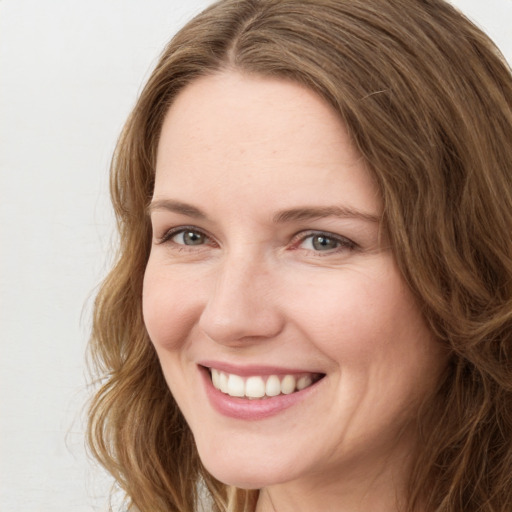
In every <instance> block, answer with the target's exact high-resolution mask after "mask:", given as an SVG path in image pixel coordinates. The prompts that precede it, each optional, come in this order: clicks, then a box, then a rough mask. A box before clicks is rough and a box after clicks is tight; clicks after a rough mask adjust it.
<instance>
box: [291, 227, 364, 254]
mask: <svg viewBox="0 0 512 512" xmlns="http://www.w3.org/2000/svg"><path fill="white" fill-rule="evenodd" d="M312 236H325V237H326V238H331V239H333V240H336V241H337V242H339V244H340V247H337V248H336V249H333V250H330V251H311V250H310V252H314V253H315V254H318V255H321V254H322V253H324V254H325V255H328V254H333V253H336V252H338V251H341V250H347V249H349V250H350V249H357V248H358V247H359V246H358V244H356V243H355V242H354V241H353V240H351V239H350V238H347V237H346V236H343V235H337V234H336V233H332V232H330V231H322V230H316V229H311V230H307V231H301V232H300V233H297V234H296V235H294V236H293V238H292V241H291V244H292V249H294V250H297V249H299V248H300V247H299V245H300V243H302V242H304V241H305V240H307V239H308V238H310V237H312Z"/></svg>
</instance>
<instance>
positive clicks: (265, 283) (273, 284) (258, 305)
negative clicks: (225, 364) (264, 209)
mask: <svg viewBox="0 0 512 512" xmlns="http://www.w3.org/2000/svg"><path fill="white" fill-rule="evenodd" d="M216 270H217V273H216V275H215V276H214V278H213V279H212V281H213V283H212V286H211V288H210V292H209V296H208V298H207V301H206V304H205V307H204V309H203V311H202V313H201V316H200V319H199V326H200V328H201V329H202V330H203V332H204V333H205V334H206V335H207V336H208V337H209V338H211V339H212V340H213V341H215V342H217V343H221V344H224V345H231V346H237V345H239V344H244V345H246V344H248V343H251V342H254V343H257V342H261V341H262V340H264V339H269V338H273V337H275V336H277V335H278V334H279V333H280V332H281V330H282V329H283V326H284V318H283V315H282V313H281V311H280V308H279V305H278V303H279V296H280V293H279V283H278V280H277V279H276V275H275V272H272V271H270V270H269V269H268V268H266V266H265V264H264V263H263V262H260V263H257V262H254V261H251V260H250V259H249V258H247V257H243V256H242V255H240V256H239V257H233V258H226V260H225V261H224V262H223V263H222V264H220V268H217V269H216Z"/></svg>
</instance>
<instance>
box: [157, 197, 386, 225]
mask: <svg viewBox="0 0 512 512" xmlns="http://www.w3.org/2000/svg"><path fill="white" fill-rule="evenodd" d="M158 210H165V211H170V212H173V213H178V214H181V215H186V216H187V217H192V218H195V219H203V220H204V219H207V218H208V217H207V215H206V214H205V213H204V212H203V211H202V210H200V209H199V208H197V207H195V206H192V205H191V204H187V203H183V202H181V201H175V200H173V199H157V200H155V201H152V202H151V203H150V204H149V206H148V208H147V213H148V215H151V213H153V212H154V211H158ZM324 217H340V218H353V219H360V220H364V221H366V222H373V223H379V222H380V217H379V216H378V215H374V214H371V213H368V212H363V211H361V210H358V209H356V208H351V207H346V206H321V207H309V206H304V207H298V208H291V209H287V210H282V211H279V212H277V213H276V214H275V215H274V216H273V218H272V222H273V223H274V224H286V223H289V222H299V221H304V220H313V219H321V218H324Z"/></svg>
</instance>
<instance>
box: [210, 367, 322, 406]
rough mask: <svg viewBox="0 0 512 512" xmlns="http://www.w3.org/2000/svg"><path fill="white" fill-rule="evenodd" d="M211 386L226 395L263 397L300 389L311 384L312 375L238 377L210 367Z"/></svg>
mask: <svg viewBox="0 0 512 512" xmlns="http://www.w3.org/2000/svg"><path fill="white" fill-rule="evenodd" d="M211 377H212V383H213V386H214V387H215V388H216V389H219V390H220V391H222V393H225V394H227V395H230V396H233V397H240V398H241V397H244V396H245V397H247V398H252V399H254V398H263V397H273V396H278V395H280V394H283V395H289V394H291V393H293V392H295V391H301V390H302V389H305V388H307V387H309V386H311V385H312V384H313V376H312V375H301V376H300V377H298V378H297V377H295V376H294V375H285V376H284V377H283V378H282V379H280V378H279V377H278V376H277V375H270V376H268V377H266V380H265V377H260V376H251V377H247V378H244V377H240V376H239V375H235V374H232V373H224V372H221V371H219V370H216V369H214V368H211Z"/></svg>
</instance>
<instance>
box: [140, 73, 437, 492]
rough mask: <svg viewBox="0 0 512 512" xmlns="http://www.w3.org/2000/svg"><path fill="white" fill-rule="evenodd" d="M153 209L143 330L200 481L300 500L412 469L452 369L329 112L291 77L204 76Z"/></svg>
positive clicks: (176, 132) (187, 94)
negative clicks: (204, 477)
mask: <svg viewBox="0 0 512 512" xmlns="http://www.w3.org/2000/svg"><path fill="white" fill-rule="evenodd" d="M150 212H151V220H152V225H153V245H152V249H151V255H150V258H149V262H148V265H147V269H146V274H145V280H144V319H145V323H146V326H147V330H148V332H149V335H150V337H151V340H152V342H153V344H154V347H155V349H156V352H157V354H158V357H159V360H160V363H161V365H162V369H163V373H164V375H165V378H166V380H167V383H168V385H169V388H170V389H171V392H172V394H173V396H174V397H175V399H176V401H177V403H178V405H179V407H180V409H181V410H182V412H183V414H184V416H185V418H186V420H187V422H188V424H189V425H190V428H191V429H192V432H193V434H194V437H195V440H196V443H197V448H198V451H199V454H200V457H201V459H202V461H203V463H204V465H205V466H206V468H207V469H208V470H209V471H210V472H211V473H212V474H213V475H214V476H215V477H217V478H218V479H220V480H221V481H223V482H226V483H230V484H235V485H237V486H240V487H250V488H261V487H267V486H272V485H277V484H282V483H286V482H287V483H291V482H295V483H300V484H301V485H302V486H303V487H302V488H307V486H311V485H314V484H315V485H316V483H318V482H322V483H323V484H324V485H325V482H330V481H332V482H336V481H339V480H340V479H341V478H342V477H343V475H348V474H349V473H350V474H354V471H356V472H357V473H358V474H360V475H365V477H369V476H371V475H373V476H375V474H376V473H378V472H380V473H382V471H383V467H384V466H385V467H386V468H388V469H389V468H396V467H398V466H400V467H404V461H403V458H404V456H406V454H407V453H409V451H410V450H411V447H412V443H413V439H412V438H411V435H410V432H411V431H412V429H410V428H409V427H408V421H409V420H410V419H411V418H412V417H413V416H414V414H415V412H416V410H417V405H418V403H419V402H420V401H421V400H422V399H423V398H424V397H425V395H426V394H427V393H428V392H429V390H431V389H432V387H433V385H434V383H435V382H436V381H437V380H438V377H439V374H440V372H441V370H442V367H443V365H444V363H443V361H444V357H443V356H442V354H441V349H440V347H439V346H438V344H437V343H436V342H435V340H434V339H433V337H432V335H431V333H430V332H429V330H428V329H427V327H426V325H425V323H424V320H423V318H422V316H421V314H420V311H419V309H418V306H417V305H416V303H415V301H414V299H413V297H412V295H411V293H410V291H409V290H408V288H407V286H406V285H405V283H404V281H403V279H402V277H401V274H400V272H399V271H398V268H397V266H396V264H395V261H394V258H393V255H392V252H391V250H390V249H389V247H388V246H387V243H386V239H385V238H383V239H381V238H380V237H379V234H380V231H379V229H380V217H381V214H382V204H381V200H380V198H379V191H378V189H377V187H376V185H375V183H374V181H373V180H372V177H371V175H370V173H369V172H368V170H367V168H366V166H365V162H364V161H363V159H362V158H361V157H360V155H359V154H358V153H357V151H356V150H355V149H354V147H353V146H352V144H351V141H350V139H349V137H348V135H347V132H346V130H345V128H344V126H343V124H342V123H341V122H340V120H339V118H338V117H337V115H336V114H335V113H334V112H333V111H332V110H331V108H330V107H329V106H327V105H326V104H325V103H324V102H323V101H322V100H321V99H320V98H319V97H317V96H316V95H315V94H314V93H312V92H311V91H309V90H306V89H304V88H301V87H300V86H298V85H295V84H293V83H289V82H285V81H280V80H275V79H264V78H255V77H247V76H242V75H239V74H237V73H234V72H230V73H228V72H226V73H222V74H219V75H216V76H211V77H205V78H201V79H198V80H196V81H195V82H193V83H192V84H191V85H189V86H188V87H187V88H186V89H185V90H184V91H182V92H181V94H180V95H179V96H178V98H177V99H176V101H175V103H174V104H173V105H172V107H171V108H170V110H169V112H168V114H167V116H166V119H165V122H164V125H163V130H162V134H161V140H160V144H159V148H158V157H157V169H156V183H155V190H154V197H153V200H152V204H151V208H150ZM212 375H213V380H214V382H212ZM219 387H220V388H221V389H217V388H219ZM245 394H247V395H249V396H250V397H247V396H243V395H245ZM262 395H263V396H262ZM384 461H385V464H384ZM386 471H387V470H386ZM331 476H332V478H330V477H331ZM315 482H316V483H315Z"/></svg>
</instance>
